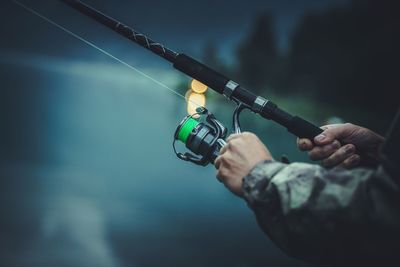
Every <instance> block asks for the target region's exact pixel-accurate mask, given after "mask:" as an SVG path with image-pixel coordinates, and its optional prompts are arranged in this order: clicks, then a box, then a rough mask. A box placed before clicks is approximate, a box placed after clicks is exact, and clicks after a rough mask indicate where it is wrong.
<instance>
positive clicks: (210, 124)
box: [173, 108, 227, 166]
mask: <svg viewBox="0 0 400 267" xmlns="http://www.w3.org/2000/svg"><path fill="white" fill-rule="evenodd" d="M196 111H197V113H196V114H193V115H189V116H186V117H185V118H184V119H183V120H182V121H181V123H180V124H179V126H178V128H177V129H176V131H175V135H174V142H173V147H174V151H175V154H176V155H177V157H178V158H180V159H182V160H185V161H190V162H193V163H195V164H197V165H201V166H206V165H207V164H208V163H213V162H214V160H215V159H216V158H217V157H218V154H219V150H220V149H221V148H222V147H223V146H224V145H225V144H226V143H225V140H224V139H225V138H226V134H227V129H226V127H225V126H224V125H223V124H222V123H221V122H219V121H218V120H217V119H216V118H215V116H214V115H213V114H212V113H210V112H208V110H207V109H205V108H198V109H197V110H196ZM196 115H200V118H199V119H201V118H202V117H203V118H204V117H205V120H204V121H202V122H201V121H200V120H197V119H195V118H194V116H196ZM177 140H179V141H181V142H183V143H184V144H185V145H186V148H188V149H189V150H190V151H191V152H193V153H194V154H192V153H188V152H186V153H180V152H177V151H176V148H175V142H176V141H177Z"/></svg>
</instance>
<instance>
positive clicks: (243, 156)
mask: <svg viewBox="0 0 400 267" xmlns="http://www.w3.org/2000/svg"><path fill="white" fill-rule="evenodd" d="M264 160H273V158H272V156H271V153H270V152H269V151H268V149H267V148H266V147H265V145H264V144H263V143H262V142H261V140H260V139H259V138H258V137H257V136H256V135H255V134H253V133H249V132H244V133H241V134H233V135H231V136H229V138H228V139H227V144H226V146H224V147H223V148H222V149H221V151H220V156H219V157H218V158H217V159H216V160H215V162H214V165H215V167H216V168H217V169H218V171H217V178H218V179H219V181H221V182H222V183H223V184H224V185H225V186H226V187H227V188H228V189H229V190H231V191H232V192H233V193H235V194H236V195H238V196H242V195H243V192H242V183H243V178H244V177H245V176H246V175H247V174H249V173H250V171H251V170H252V169H253V168H254V166H255V165H256V164H257V163H259V162H261V161H264Z"/></svg>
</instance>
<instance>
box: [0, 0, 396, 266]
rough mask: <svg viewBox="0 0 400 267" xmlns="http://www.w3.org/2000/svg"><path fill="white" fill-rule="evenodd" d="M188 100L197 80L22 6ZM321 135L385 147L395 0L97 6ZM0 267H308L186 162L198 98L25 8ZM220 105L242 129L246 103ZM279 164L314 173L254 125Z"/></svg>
mask: <svg viewBox="0 0 400 267" xmlns="http://www.w3.org/2000/svg"><path fill="white" fill-rule="evenodd" d="M21 2H23V3H24V4H26V5H28V6H30V7H32V8H34V9H35V10H37V11H38V12H40V13H42V14H43V15H45V16H46V17H48V18H50V19H52V20H54V21H56V22H57V23H59V24H61V25H63V26H65V27H67V28H68V29H70V30H71V31H73V32H74V33H76V34H78V35H80V36H82V37H84V38H85V39H87V40H89V41H91V42H93V43H95V44H96V45H98V46H100V47H101V48H103V49H105V50H106V51H108V52H110V53H112V54H113V55H115V56H116V57H118V58H120V59H123V60H124V61H126V62H127V63H129V64H132V65H133V66H135V67H137V68H138V69H140V70H141V71H143V72H145V73H146V74H148V75H150V76H151V77H154V78H156V79H157V80H159V81H160V82H162V83H163V84H166V85H168V86H169V87H171V88H173V89H174V90H176V91H177V92H179V93H180V94H185V92H186V91H187V90H188V88H189V84H190V82H191V80H190V79H189V78H187V77H185V76H183V75H181V74H179V73H177V71H175V70H174V69H172V68H171V66H170V65H169V64H168V63H167V62H164V61H163V60H161V59H160V58H158V57H157V56H155V55H153V54H151V53H149V52H147V51H145V50H143V49H142V48H140V47H138V46H137V45H135V44H132V43H130V42H128V41H127V40H125V39H123V38H121V37H119V36H118V35H116V34H115V33H113V32H111V31H110V30H108V29H105V28H104V27H103V26H101V25H98V24H96V23H95V22H93V21H91V20H90V19H87V18H86V17H84V16H82V15H81V14H79V13H77V12H76V11H74V10H71V9H70V8H68V7H66V6H64V5H63V4H62V3H60V2H59V1H50V0H47V1H33V0H21ZM86 2H87V3H88V4H91V5H93V6H95V7H96V8H98V9H100V10H102V11H103V12H105V13H106V14H109V15H111V16H113V17H115V18H117V19H119V20H121V21H123V22H125V23H126V24H127V25H130V26H132V27H134V28H135V29H137V30H139V31H143V32H144V33H146V34H149V35H150V37H152V38H153V39H154V40H156V41H159V42H161V43H164V44H166V45H167V46H168V47H170V48H172V49H173V50H176V51H179V52H184V53H187V54H189V55H192V56H193V57H195V58H198V59H200V60H202V61H203V62H204V63H206V64H209V65H210V66H212V67H214V68H216V69H217V70H219V71H222V72H223V73H225V74H226V75H227V76H228V77H232V78H233V79H234V80H237V81H239V82H241V83H242V84H243V85H244V86H245V87H247V88H249V89H250V90H251V91H254V92H256V93H258V94H261V95H263V96H264V97H266V98H269V99H271V100H273V101H274V102H276V103H278V104H279V105H280V106H281V107H282V108H283V109H286V110H287V111H289V112H291V113H293V114H298V115H301V116H304V117H305V118H307V119H309V120H310V121H312V122H314V123H316V124H318V125H323V124H325V123H326V122H338V121H344V122H353V123H356V124H361V125H364V126H366V127H369V128H371V129H373V130H375V131H377V132H379V133H381V134H384V133H385V131H386V129H387V128H388V126H389V124H390V121H391V119H392V118H393V116H394V113H395V111H396V108H397V106H398V104H399V100H398V98H397V97H396V96H397V95H398V92H399V78H400V76H399V74H398V73H399V68H398V62H399V59H400V55H399V49H398V48H399V47H400V40H399V36H400V17H399V16H398V12H397V9H396V8H395V1H390V0H303V1H298V0H280V1H277V0H276V1H275V0H268V1H267V0H247V1H227V0H226V1H225V0H221V1H212V0H203V1H183V0H170V1H123V0H116V1H105V0H101V1H100V0H99V1H95V0H87V1H86ZM0 20H1V24H0V25H1V27H0V38H1V42H0V75H1V76H0V78H1V86H0V125H1V126H0V127H1V128H0V137H1V138H0V266H78V267H79V266H232V267H233V266H261V265H265V266H308V265H307V264H305V263H302V262H299V261H296V260H294V259H291V258H289V257H287V256H285V255H284V254H283V253H282V252H281V251H280V250H279V249H278V248H277V247H275V245H274V244H273V243H272V242H271V241H270V240H269V239H268V238H267V237H266V236H265V235H264V234H263V233H262V231H261V230H260V229H259V228H258V226H257V224H256V221H255V218H254V217H253V214H252V212H251V211H250V210H249V209H248V207H247V206H246V204H245V203H244V201H243V200H241V199H238V198H236V197H235V196H233V195H232V194H230V193H229V192H228V191H227V190H226V189H225V188H224V187H223V186H221V184H220V183H218V182H217V181H216V179H215V170H214V168H213V166H208V167H205V168H204V167H199V166H196V165H193V164H190V163H187V162H182V161H179V160H178V159H177V158H176V157H175V155H174V153H173V150H172V146H171V144H172V140H173V134H174V131H175V128H176V126H177V124H178V123H179V122H180V120H181V119H182V118H183V117H184V116H185V115H186V114H187V108H188V107H187V103H186V101H185V99H183V98H180V97H177V96H176V95H175V94H172V93H171V92H169V91H167V90H165V88H163V87H161V86H160V85H158V84H156V83H154V82H153V81H151V80H149V79H147V78H145V77H143V76H142V75H139V74H138V73H137V72H134V71H132V70H130V69H129V68H126V67H125V66H123V65H121V64H120V63H118V62H116V61H114V60H113V59H111V58H109V57H107V56H106V55H104V54H101V53H100V52H99V51H97V50H95V49H93V48H92V47H89V46H88V45H86V44H84V43H83V42H81V41H79V40H77V39H75V38H73V37H71V36H70V35H67V34H66V33H65V32H62V31H60V29H57V28H56V27H54V26H53V25H51V24H49V23H47V22H45V21H44V20H42V19H41V18H39V17H37V16H35V15H33V14H31V13H29V12H27V11H26V10H24V9H22V8H21V7H19V6H18V5H16V4H14V3H13V2H12V1H2V2H1V4H0ZM205 97H206V106H207V107H208V108H209V109H210V110H211V111H212V112H213V113H215V115H216V116H217V118H219V119H220V120H221V121H223V122H224V123H226V125H228V126H230V122H231V114H232V111H233V108H234V105H233V104H232V103H229V101H227V100H225V99H224V98H223V97H222V96H220V95H217V94H213V92H211V90H208V91H207V92H206V94H205ZM242 124H243V125H242V126H243V128H244V129H246V130H248V131H253V132H256V133H257V134H259V136H260V137H261V138H262V140H263V141H264V142H265V143H266V144H267V145H268V147H269V148H270V149H271V151H272V153H273V154H274V156H275V158H279V157H280V155H282V154H286V155H288V157H289V159H290V160H291V161H307V157H306V155H305V154H302V153H300V152H298V151H297V150H296V147H295V137H293V136H291V135H290V134H289V133H287V132H286V130H285V129H283V128H282V127H280V126H277V125H275V124H274V123H272V122H270V121H266V120H264V119H262V118H260V117H259V116H255V115H254V114H250V113H245V114H243V116H242Z"/></svg>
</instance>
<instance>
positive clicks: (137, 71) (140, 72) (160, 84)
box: [12, 0, 201, 107]
mask: <svg viewBox="0 0 400 267" xmlns="http://www.w3.org/2000/svg"><path fill="white" fill-rule="evenodd" d="M12 2H14V3H15V4H17V5H19V6H20V7H22V8H23V9H25V10H27V11H29V12H30V13H32V14H34V15H36V16H38V17H40V18H41V19H43V20H45V21H47V22H48V23H50V24H52V25H53V26H55V27H57V28H58V29H60V30H62V31H64V32H66V33H68V34H69V35H71V36H73V37H75V38H76V39H78V40H80V41H82V42H84V43H85V44H87V45H89V46H91V47H92V48H94V49H96V50H97V51H99V52H101V53H103V54H104V55H106V56H108V57H110V58H112V59H114V60H115V61H117V62H119V63H121V64H122V65H124V66H126V67H128V68H130V69H131V70H134V71H135V72H136V73H138V74H140V75H142V76H143V77H145V78H147V79H149V80H151V81H153V82H154V83H156V84H158V85H159V86H161V87H163V88H165V89H167V90H168V91H170V92H171V93H173V94H175V95H177V96H179V97H181V98H183V99H185V100H186V98H185V96H184V95H182V94H180V93H178V92H177V91H175V90H174V89H172V88H171V87H169V86H168V85H166V84H164V83H162V82H160V81H158V80H157V79H155V78H153V77H151V76H150V75H148V74H146V73H144V72H143V71H141V70H139V69H138V68H135V67H134V66H132V65H130V64H128V63H126V62H125V61H123V60H121V59H119V58H117V57H115V56H113V55H112V54H110V53H109V52H107V51H105V50H104V49H102V48H100V47H98V46H97V45H95V44H94V43H92V42H90V41H88V40H86V39H84V38H83V37H81V36H79V35H78V34H76V33H73V32H72V31H70V30H68V29H67V28H65V27H64V26H61V25H60V24H58V23H57V22H55V21H53V20H51V19H49V18H47V17H46V16H44V15H43V14H41V13H39V12H38V11H36V10H34V9H32V8H30V7H28V6H27V5H25V4H23V3H21V2H19V1H17V0H12ZM187 101H189V102H191V103H192V104H194V105H196V106H198V107H201V105H199V104H197V103H195V102H194V101H193V100H190V99H187Z"/></svg>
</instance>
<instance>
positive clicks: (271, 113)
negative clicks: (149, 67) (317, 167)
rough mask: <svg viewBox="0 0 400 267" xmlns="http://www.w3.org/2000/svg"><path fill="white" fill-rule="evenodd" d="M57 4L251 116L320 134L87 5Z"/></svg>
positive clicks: (296, 130)
mask: <svg viewBox="0 0 400 267" xmlns="http://www.w3.org/2000/svg"><path fill="white" fill-rule="evenodd" d="M61 1H62V2H64V3H66V4H67V5H69V6H71V7H72V8H74V9H76V10H78V11H79V12H81V13H83V14H84V15H86V16H88V17H90V18H92V19H94V20H96V21H97V22H99V23H101V24H103V25H104V26H107V27H108V28H110V29H111V30H113V31H115V32H117V33H119V34H120V35H122V36H124V37H126V38H127V39H129V40H131V41H133V42H135V43H137V44H139V45H140V46H142V47H144V48H146V49H148V50H150V51H152V52H153V53H155V54H157V55H159V56H160V57H162V58H164V59H166V60H168V61H169V62H171V63H172V64H173V67H174V68H175V69H177V70H179V71H181V72H183V73H185V74H187V75H188V76H190V77H192V78H194V79H196V80H198V81H200V82H202V83H204V84H205V85H207V86H208V87H210V88H211V89H213V90H215V91H216V92H218V93H220V94H223V95H225V96H226V97H227V98H228V99H230V100H233V101H235V102H236V103H242V104H244V105H245V106H246V107H248V108H249V109H250V110H252V111H253V112H255V113H258V114H260V115H261V116H262V117H264V118H266V119H269V120H273V121H275V122H277V123H279V124H280V125H282V126H284V127H286V128H287V130H288V131H289V132H291V133H293V134H294V135H296V136H297V137H306V138H309V139H313V138H314V137H315V136H317V135H318V134H320V133H321V132H322V130H321V129H320V128H319V127H317V126H315V125H313V124H311V123H310V122H308V121H306V120H304V119H302V118H300V117H298V116H292V115H290V114H289V113H287V112H285V111H283V110H282V109H280V108H279V107H278V106H277V105H276V104H274V103H273V102H271V101H269V100H267V99H265V98H263V97H261V96H257V95H255V94H253V93H252V92H250V91H248V90H246V89H244V88H243V87H241V86H240V85H239V84H238V83H236V82H234V81H232V80H230V79H228V78H227V77H225V76H224V75H222V74H220V73H218V72H216V71H215V70H213V69H211V68H209V67H207V66H205V65H204V64H202V63H200V62H199V61H197V60H195V59H193V58H191V57H189V56H187V55H185V54H182V53H177V52H175V51H173V50H171V49H168V48H166V47H165V46H164V45H162V44H160V43H157V42H155V41H153V40H151V39H150V38H148V37H147V36H146V35H144V34H142V33H139V32H137V31H136V30H134V29H132V28H130V27H128V26H126V25H124V24H122V23H121V22H119V21H117V20H115V19H113V18H111V17H109V16H107V15H105V14H103V13H101V12H100V11H98V10H96V9H94V8H92V7H90V6H88V5H87V4H85V3H83V2H81V1H77V0H76V1H75V0H61Z"/></svg>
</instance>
